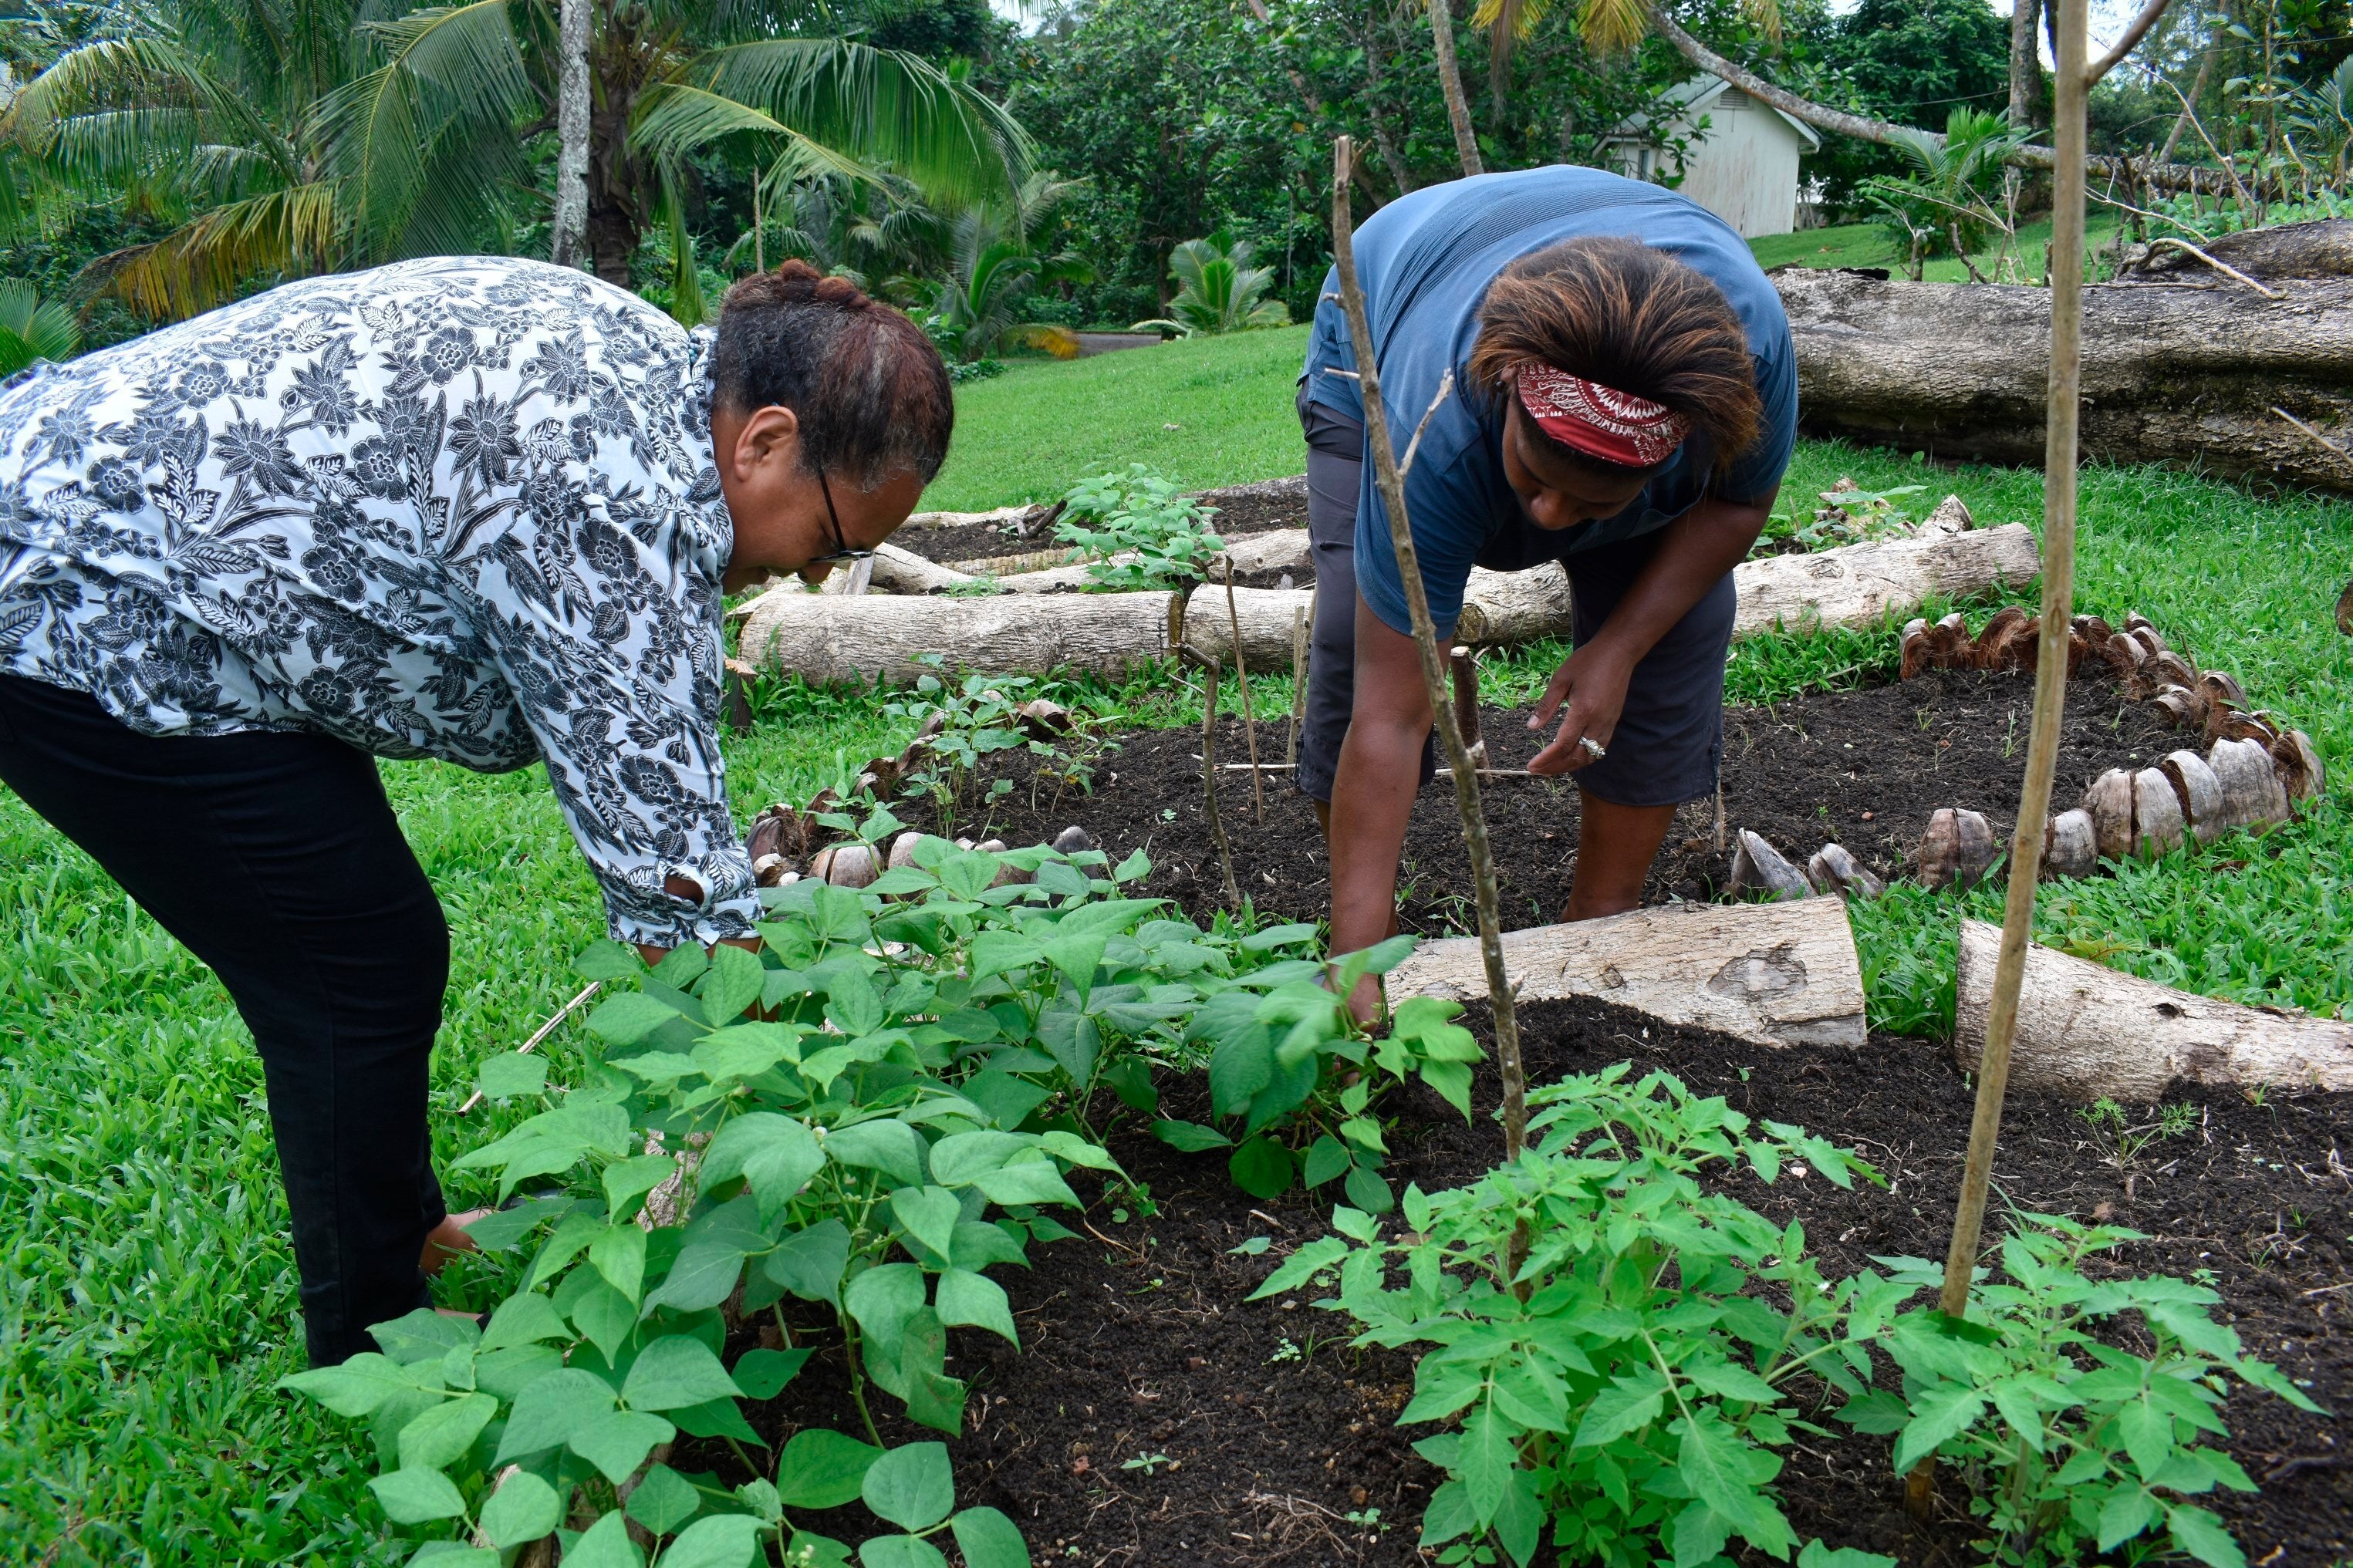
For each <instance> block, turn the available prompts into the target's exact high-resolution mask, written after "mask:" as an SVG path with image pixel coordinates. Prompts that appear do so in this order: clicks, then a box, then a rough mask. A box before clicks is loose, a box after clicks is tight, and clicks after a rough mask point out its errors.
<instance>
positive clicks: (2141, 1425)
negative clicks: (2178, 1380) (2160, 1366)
mask: <svg viewBox="0 0 2353 1568" xmlns="http://www.w3.org/2000/svg"><path fill="white" fill-rule="evenodd" d="M2116 1429H2117V1431H2118V1432H2120V1433H2122V1434H2123V1436H2124V1440H2125V1452H2126V1453H2127V1454H2129V1455H2131V1456H2132V1462H2133V1468H2135V1469H2137V1470H2138V1471H2139V1472H2140V1475H2141V1479H2143V1480H2145V1481H2146V1480H2154V1479H2157V1473H2158V1471H2159V1470H2161V1469H2163V1468H2165V1461H2166V1460H2167V1459H2168V1458H2172V1456H2173V1417H2172V1416H2171V1415H2167V1414H2166V1413H2165V1412H2164V1411H2162V1410H2159V1409H2158V1407H2157V1406H2156V1405H2153V1404H2151V1403H2150V1402H2149V1401H2148V1400H2147V1398H2146V1397H2144V1398H2141V1399H2137V1400H2135V1401H2133V1402H2132V1403H2131V1404H2129V1405H2126V1406H2125V1407H2124V1408H2123V1409H2122V1410H2119V1411H2117V1412H2116Z"/></svg>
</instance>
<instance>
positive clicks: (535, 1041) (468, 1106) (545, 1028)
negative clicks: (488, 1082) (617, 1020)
mask: <svg viewBox="0 0 2353 1568" xmlns="http://www.w3.org/2000/svg"><path fill="white" fill-rule="evenodd" d="M602 984H604V982H603V981H600V980H591V981H590V982H589V983H588V984H586V985H583V986H582V987H581V988H580V989H579V991H578V992H577V993H576V994H574V996H573V998H572V1000H571V1001H569V1002H566V1003H565V1005H563V1006H561V1007H558V1008H557V1009H556V1010H555V1016H554V1017H553V1018H550V1019H549V1020H548V1021H547V1022H546V1023H544V1024H542V1025H541V1026H539V1030H538V1032H537V1033H535V1034H533V1036H532V1037H531V1038H529V1039H527V1040H525V1041H524V1042H523V1043H522V1045H520V1046H517V1047H515V1055H517V1056H522V1055H524V1054H525V1053H527V1052H530V1051H534V1050H537V1049H538V1048H539V1042H540V1041H542V1040H543V1039H545V1038H547V1037H548V1036H550V1035H552V1034H554V1033H555V1026H556V1025H558V1024H561V1023H562V1022H564V1020H565V1019H566V1018H569V1017H570V1016H572V1014H573V1010H574V1009H575V1008H576V1007H578V1006H579V1005H580V1004H582V1003H583V1002H586V1000H588V998H589V997H591V996H594V995H595V994H596V990H597V987H598V986H600V985H602ZM481 1103H482V1091H481V1090H480V1089H476V1090H475V1091H474V1092H473V1093H472V1094H471V1095H470V1096H468V1097H467V1100H466V1103H465V1104H463V1105H461V1106H459V1108H458V1114H459V1115H460V1116H463V1115H465V1114H466V1112H468V1111H470V1110H473V1109H474V1107H476V1106H478V1105H480V1104H481Z"/></svg>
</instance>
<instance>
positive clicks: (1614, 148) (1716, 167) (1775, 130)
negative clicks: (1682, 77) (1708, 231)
mask: <svg viewBox="0 0 2353 1568" xmlns="http://www.w3.org/2000/svg"><path fill="white" fill-rule="evenodd" d="M1658 103H1659V108H1658V110H1656V113H1655V116H1654V115H1652V114H1638V115H1635V116H1634V117H1633V118H1632V119H1630V120H1629V121H1626V123H1625V124H1623V125H1621V126H1620V127H1619V128H1618V131H1617V132H1615V133H1613V135H1612V136H1611V138H1610V141H1609V151H1610V153H1611V155H1612V156H1613V157H1614V158H1615V160H1616V162H1617V165H1618V167H1619V169H1620V172H1621V173H1623V174H1628V175H1630V176H1632V177H1633V178H1635V179H1638V180H1649V179H1655V178H1656V177H1657V176H1658V174H1659V173H1660V172H1661V171H1662V169H1664V170H1665V171H1666V172H1668V173H1672V172H1673V169H1674V153H1673V152H1672V149H1668V148H1665V147H1662V145H1661V143H1662V142H1667V141H1671V140H1673V139H1675V138H1679V137H1682V138H1688V139H1690V142H1691V145H1690V146H1689V147H1687V148H1686V149H1685V150H1684V152H1683V183H1682V184H1680V185H1677V186H1676V187H1675V188H1676V189H1677V190H1679V191H1681V192H1682V193H1683V195H1687V196H1689V197H1691V199H1692V200H1694V201H1695V202H1697V203H1698V204H1699V205H1702V206H1704V207H1705V208H1706V209H1707V210H1708V211H1710V212H1712V213H1714V214H1715V216H1718V217H1720V218H1722V219H1723V220H1724V221H1725V222H1726V223H1728V224H1730V225H1731V226H1733V227H1734V228H1735V229H1736V230H1737V231H1738V232H1739V234H1740V236H1741V237H1743V238H1744V239H1753V238H1755V237H1757V236H1758V235H1762V234H1788V233H1789V232H1790V231H1791V230H1792V229H1794V228H1796V227H1797V226H1798V185H1799V179H1798V160H1799V158H1801V157H1804V156H1805V155H1806V154H1807V153H1811V152H1815V151H1817V150H1818V149H1820V146H1821V144H1822V139H1821V137H1820V136H1819V135H1818V134H1816V133H1815V131H1814V128H1813V127H1812V126H1810V125H1808V124H1807V123H1806V122H1805V121H1802V120H1796V119H1792V118H1791V117H1790V116H1788V115H1787V114H1784V113H1782V112H1781V111H1780V110H1778V109H1774V108H1772V107H1770V106H1769V105H1767V104H1765V103H1761V102H1759V101H1758V100H1756V99H1754V98H1751V97H1750V96H1749V95H1748V94H1746V93H1745V92H1743V91H1741V90H1740V89H1738V88H1736V87H1734V86H1733V85H1732V84H1731V83H1729V82H1727V81H1725V80H1724V79H1721V78H1719V77H1713V76H1703V77H1699V78H1696V79H1694V80H1691V81H1686V82H1678V83H1677V84H1675V85H1674V86H1673V87H1671V88H1669V89H1666V90H1665V91H1664V92H1662V93H1661V94H1659V98H1658ZM1654 121H1655V128H1654Z"/></svg>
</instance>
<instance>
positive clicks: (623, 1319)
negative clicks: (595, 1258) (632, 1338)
mask: <svg viewBox="0 0 2353 1568" xmlns="http://www.w3.org/2000/svg"><path fill="white" fill-rule="evenodd" d="M575 1278H577V1276H575ZM587 1278H588V1289H586V1290H583V1291H582V1292H581V1293H580V1298H579V1300H575V1302H573V1303H572V1322H573V1325H574V1326H575V1328H577V1329H578V1330H579V1331H581V1332H582V1333H584V1334H586V1335H587V1336H588V1338H589V1340H590V1341H591V1342H594V1343H595V1345H596V1348H597V1349H598V1350H599V1351H601V1352H604V1355H605V1359H606V1360H607V1361H608V1362H610V1361H612V1360H613V1359H614V1358H616V1357H617V1356H618V1355H619V1354H620V1353H621V1346H622V1345H623V1344H625V1343H626V1342H628V1338H629V1335H630V1334H631V1333H632V1332H633V1331H635V1330H636V1328H637V1326H638V1304H637V1303H636V1302H635V1301H632V1300H629V1299H628V1297H627V1296H624V1295H622V1294H621V1293H620V1292H619V1291H618V1290H616V1289H613V1288H612V1287H611V1286H610V1285H607V1283H605V1280H604V1279H603V1278H602V1277H601V1276H598V1275H596V1274H594V1273H590V1274H589V1275H588V1276H587Z"/></svg>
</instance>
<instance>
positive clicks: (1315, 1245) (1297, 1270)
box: [1250, 1236, 1348, 1301]
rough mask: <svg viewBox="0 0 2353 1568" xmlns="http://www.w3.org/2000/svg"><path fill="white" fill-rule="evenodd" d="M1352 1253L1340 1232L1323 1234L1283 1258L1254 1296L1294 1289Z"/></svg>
mask: <svg viewBox="0 0 2353 1568" xmlns="http://www.w3.org/2000/svg"><path fill="white" fill-rule="evenodd" d="M1347 1255H1348V1244H1347V1243H1346V1242H1345V1241H1343V1240H1341V1239H1340V1238H1339V1237H1336V1236H1319V1237H1316V1238H1315V1239H1314V1241H1311V1242H1309V1243H1307V1244H1306V1245H1305V1246H1304V1247H1300V1248H1299V1249H1298V1250H1297V1251H1295V1252H1293V1254H1292V1255H1291V1256H1290V1257H1288V1258H1284V1259H1283V1260H1282V1267H1280V1268H1277V1269H1276V1270H1275V1271H1274V1272H1273V1273H1271V1274H1270V1275H1268V1276H1267V1277H1266V1282H1265V1283H1264V1284H1262V1285H1261V1286H1260V1287H1259V1288H1258V1289H1255V1290H1253V1291H1251V1292H1250V1300H1253V1301H1257V1300H1264V1299H1265V1298H1266V1297H1269V1296H1279V1295H1281V1294H1282V1292H1283V1291H1285V1290H1294V1289H1298V1288H1299V1287H1300V1286H1302V1285H1304V1284H1306V1283H1307V1281H1309V1280H1310V1279H1314V1277H1315V1276H1316V1274H1317V1273H1318V1272H1320V1271H1321V1270H1323V1269H1325V1268H1330V1267H1331V1266H1332V1265H1334V1264H1335V1263H1337V1262H1338V1261H1340V1259H1341V1258H1345V1257H1346V1256H1347Z"/></svg>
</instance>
